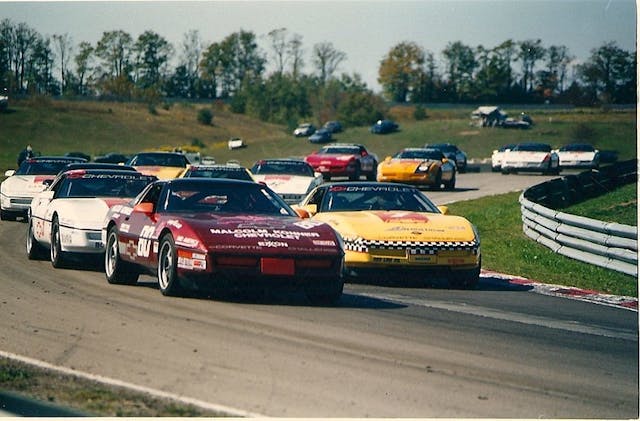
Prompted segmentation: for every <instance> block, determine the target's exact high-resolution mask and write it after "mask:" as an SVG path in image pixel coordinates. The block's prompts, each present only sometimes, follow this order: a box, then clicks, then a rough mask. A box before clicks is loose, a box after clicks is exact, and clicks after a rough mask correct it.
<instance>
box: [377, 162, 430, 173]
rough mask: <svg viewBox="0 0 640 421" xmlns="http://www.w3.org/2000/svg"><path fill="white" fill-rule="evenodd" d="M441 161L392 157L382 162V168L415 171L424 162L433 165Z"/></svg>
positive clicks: (396, 170)
mask: <svg viewBox="0 0 640 421" xmlns="http://www.w3.org/2000/svg"><path fill="white" fill-rule="evenodd" d="M436 162H439V161H437V160H433V159H391V160H389V161H384V162H383V163H382V164H381V168H382V169H384V170H387V171H394V172H404V171H411V172H414V171H415V170H416V168H417V167H418V165H420V164H422V163H424V164H425V165H429V166H430V165H431V164H433V163H436Z"/></svg>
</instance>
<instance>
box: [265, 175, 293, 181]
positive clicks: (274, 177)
mask: <svg viewBox="0 0 640 421" xmlns="http://www.w3.org/2000/svg"><path fill="white" fill-rule="evenodd" d="M292 178H293V176H290V175H266V176H265V177H264V180H265V181H289V180H291V179H292Z"/></svg>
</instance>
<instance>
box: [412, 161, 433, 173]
mask: <svg viewBox="0 0 640 421" xmlns="http://www.w3.org/2000/svg"><path fill="white" fill-rule="evenodd" d="M430 167H431V165H430V164H429V163H427V162H423V163H422V164H420V165H418V168H416V173H421V172H429V168H430Z"/></svg>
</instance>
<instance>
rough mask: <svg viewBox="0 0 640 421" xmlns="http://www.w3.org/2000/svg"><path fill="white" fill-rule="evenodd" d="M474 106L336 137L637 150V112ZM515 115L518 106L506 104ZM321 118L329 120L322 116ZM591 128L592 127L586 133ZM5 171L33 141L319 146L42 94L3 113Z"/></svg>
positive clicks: (207, 149)
mask: <svg viewBox="0 0 640 421" xmlns="http://www.w3.org/2000/svg"><path fill="white" fill-rule="evenodd" d="M205 107H206V108H211V109H212V111H213V123H212V124H211V125H203V124H200V123H198V120H197V118H198V111H199V110H200V109H202V108H205ZM474 108H475V106H468V107H456V108H447V109H429V108H427V115H428V118H427V119H426V120H423V121H415V120H414V119H413V117H412V116H413V107H408V106H396V107H393V108H392V109H391V112H390V117H392V118H394V119H396V120H397V121H398V123H399V124H400V131H399V132H397V133H393V134H388V135H374V134H371V133H370V132H369V128H368V127H347V128H346V130H345V131H344V132H342V133H339V134H337V135H336V136H335V139H336V141H338V142H357V143H362V144H364V145H366V146H367V147H368V148H369V149H370V150H371V151H372V152H373V153H376V154H377V155H378V156H379V157H380V159H383V158H384V157H385V156H387V155H392V154H394V153H395V152H397V151H398V150H400V149H401V148H403V147H410V146H422V145H424V144H425V143H435V142H441V141H450V142H452V143H456V144H458V146H460V148H461V149H462V150H464V151H466V152H467V154H468V155H469V157H470V158H478V159H482V158H489V157H490V156H491V152H492V151H493V149H495V148H497V147H499V146H500V145H503V144H505V143H514V142H519V141H524V140H537V141H542V142H547V143H550V144H551V145H553V146H560V145H563V144H565V143H568V142H569V141H571V140H573V139H574V137H575V133H576V132H578V133H580V132H582V133H588V134H589V137H590V138H589V139H582V140H585V141H589V142H591V143H593V144H594V145H596V146H597V147H599V148H600V149H606V150H610V149H613V150H617V151H618V152H619V157H620V159H631V158H635V157H636V156H637V150H636V113H635V110H633V111H624V112H613V111H611V112H599V111H597V110H596V111H593V110H572V111H564V110H553V111H551V110H545V109H544V108H541V109H540V110H533V111H530V114H531V115H532V117H533V119H534V121H535V123H536V124H535V126H534V128H532V129H530V130H505V129H498V128H478V127H471V126H470V125H469V121H470V118H469V116H470V113H471V111H472V110H473V109H474ZM506 111H507V112H509V113H510V114H513V115H516V114H518V113H519V110H518V109H506ZM315 123H317V124H319V123H322V122H315ZM580 127H583V128H584V127H587V128H588V129H589V130H586V131H585V130H582V131H579V130H578V128H580ZM0 131H1V132H2V135H1V136H0V169H9V168H15V166H16V157H17V155H18V153H19V152H20V150H22V149H23V148H24V147H25V146H26V145H27V144H31V145H32V146H33V148H34V149H35V150H36V151H39V152H41V153H42V154H47V155H51V154H64V153H66V152H70V151H82V152H85V153H88V154H89V155H91V156H96V155H101V154H104V153H107V152H112V151H116V152H122V153H127V154H133V153H135V152H138V151H141V150H145V149H153V148H158V147H162V146H171V147H175V146H185V145H191V144H192V143H194V142H196V143H199V142H201V143H202V144H203V145H204V148H203V149H202V150H201V152H202V154H204V155H211V156H214V157H215V158H216V160H217V161H218V162H226V161H227V160H229V159H237V160H239V161H240V163H241V164H242V165H244V166H247V167H250V166H251V165H252V164H253V163H254V162H255V161H256V160H258V159H261V158H268V157H273V158H278V157H288V156H304V155H307V154H309V153H310V152H312V151H314V150H316V149H318V145H314V144H311V143H309V142H308V141H307V140H306V138H295V137H293V135H292V134H291V133H290V131H289V130H288V129H287V128H285V127H284V126H279V125H274V124H267V123H263V122H260V121H256V120H254V119H251V118H248V117H246V116H243V115H238V114H233V113H231V112H229V111H227V109H226V107H225V106H224V105H219V104H213V103H212V104H198V105H194V104H188V103H176V104H174V105H173V106H171V107H170V108H169V109H168V110H165V109H163V108H161V107H157V108H156V112H155V113H151V112H149V107H148V106H147V105H146V104H135V103H116V102H84V101H82V102H81V101H79V102H72V101H58V100H49V99H42V98H36V99H33V100H29V101H17V102H12V104H11V106H10V110H9V112H7V113H0ZM233 136H238V137H241V138H243V139H244V140H245V143H246V144H247V147H246V148H243V149H237V150H233V151H230V150H228V148H227V141H228V140H229V138H230V137H233Z"/></svg>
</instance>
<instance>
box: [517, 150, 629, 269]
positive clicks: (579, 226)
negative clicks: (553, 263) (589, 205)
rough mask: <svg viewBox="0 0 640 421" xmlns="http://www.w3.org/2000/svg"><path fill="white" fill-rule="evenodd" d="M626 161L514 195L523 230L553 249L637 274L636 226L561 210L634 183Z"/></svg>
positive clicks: (605, 266) (547, 183)
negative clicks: (520, 214)
mask: <svg viewBox="0 0 640 421" xmlns="http://www.w3.org/2000/svg"><path fill="white" fill-rule="evenodd" d="M637 177H638V161H637V160H630V161H624V162H620V163H617V164H615V165H610V166H607V167H603V168H602V169H600V170H599V171H594V170H592V171H585V172H583V173H580V174H577V175H569V176H566V177H563V178H558V179H554V180H550V181H547V182H545V183H542V184H538V185H535V186H533V187H530V188H528V189H526V190H525V191H524V192H523V193H522V194H521V195H520V198H519V202H520V210H521V213H522V222H523V231H524V234H525V235H526V236H527V237H529V238H531V239H533V240H535V241H537V242H538V243H540V244H542V245H544V246H546V247H548V248H550V249H551V250H553V251H554V252H556V253H559V254H562V255H564V256H567V257H570V258H572V259H576V260H580V261H583V262H586V263H591V264H594V265H597V266H600V267H604V268H607V269H612V270H615V271H617V272H622V273H625V274H627V275H632V276H636V277H637V275H638V227H637V226H631V225H624V224H618V223H615V222H603V221H598V220H595V219H590V218H585V217H582V216H577V215H571V214H568V213H564V212H560V211H557V210H555V209H559V208H564V207H567V206H570V205H572V204H575V203H578V202H581V201H584V200H586V199H589V198H593V197H597V196H600V195H602V194H604V193H607V192H609V191H611V190H613V189H615V188H617V187H619V186H622V185H625V184H629V183H632V182H636V181H637Z"/></svg>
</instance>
